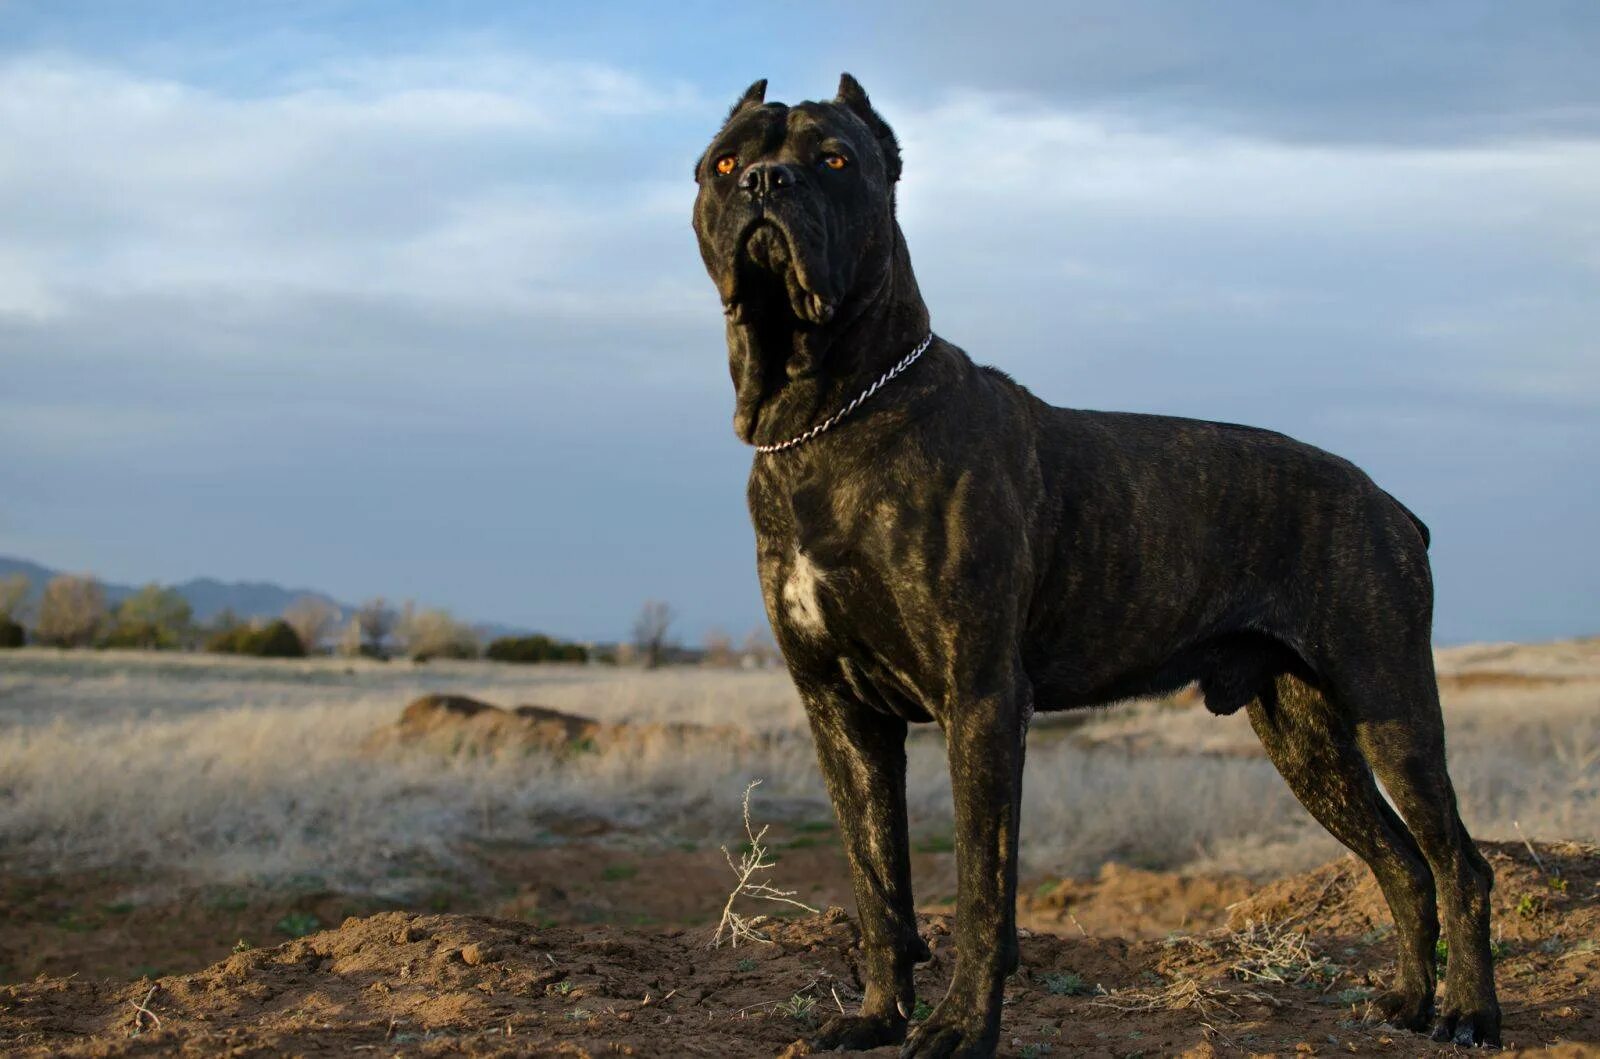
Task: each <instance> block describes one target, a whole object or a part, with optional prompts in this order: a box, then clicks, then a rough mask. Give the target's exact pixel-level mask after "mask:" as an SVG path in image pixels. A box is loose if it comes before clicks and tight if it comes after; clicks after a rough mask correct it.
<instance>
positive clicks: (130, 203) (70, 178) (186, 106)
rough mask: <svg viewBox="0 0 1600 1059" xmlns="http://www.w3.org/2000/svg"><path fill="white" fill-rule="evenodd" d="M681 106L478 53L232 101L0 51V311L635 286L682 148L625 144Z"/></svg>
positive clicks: (673, 96) (494, 295)
mask: <svg viewBox="0 0 1600 1059" xmlns="http://www.w3.org/2000/svg"><path fill="white" fill-rule="evenodd" d="M692 103H693V100H692V97H691V95H690V93H688V91H687V90H686V89H684V88H682V87H681V86H673V85H667V86H665V87H664V89H660V90H652V88H651V86H648V85H645V84H643V83H642V82H640V81H639V80H638V79H636V78H634V77H632V76H630V75H628V74H625V73H622V72H619V71H614V70H609V69H606V68H603V67H597V66H572V65H570V64H554V65H539V64H535V63H530V62H526V61H512V60H509V59H495V58H493V57H490V58H487V59H484V60H482V61H471V62H469V61H466V60H461V59H439V58H433V59H400V60H396V61H394V62H391V63H377V62H364V63H360V64H353V65H350V66H347V67H341V68H338V69H334V70H328V71H322V72H321V73H319V74H318V75H317V76H315V77H311V76H307V75H302V76H301V77H300V78H298V79H297V83H296V84H295V85H294V86H292V87H290V88H288V89H286V90H284V91H282V92H280V93H278V94H274V95H266V96H260V97H247V98H235V97H227V96H223V95H219V94H217V93H214V92H209V91H203V90H200V89H196V88H194V87H191V86H187V85H183V84H179V83H174V82H169V81H159V80H153V79H149V78H141V77H135V76H133V75H130V74H126V73H122V72H118V71H115V70H109V69H105V68H101V67H94V66H89V65H85V64H82V63H77V62H73V61H71V60H67V59H62V58H27V59H19V60H13V61H11V62H9V63H5V64H3V65H0V126H3V127H4V128H5V129H6V132H7V136H6V139H5V140H4V141H3V142H0V227H3V228H4V229H5V230H6V231H7V232H8V238H9V243H10V245H9V248H8V251H7V256H6V258H5V259H4V260H0V314H9V315H13V316H22V317H29V318H34V319H37V318H39V317H41V316H44V315H52V314H60V313H62V312H64V311H70V310H71V309H72V307H73V306H74V305H75V304H78V303H80V302H81V301H82V300H84V299H85V298H88V297H95V296H131V295H133V296H136V295H146V296H154V297H161V296H169V295H172V294H179V293H181V294H185V295H194V294H196V293H199V292H209V293H211V294H213V295H215V296H223V297H227V296H244V297H251V298H259V297H261V296H263V295H270V294H272V293H273V292H274V291H282V292H287V293H290V294H303V293H306V292H313V293H316V294H322V295H348V296H358V297H390V298H402V299H406V300H408V301H410V302H412V303H413V304H417V303H422V304H427V303H433V302H440V303H446V304H448V303H469V304H477V305H482V304H486V303H488V304H493V305H496V306H498V307H501V308H506V309H519V310H523V311H538V310H539V309H540V308H541V307H548V306H559V307H565V308H567V309H569V310H570V309H571V308H572V307H573V306H574V305H575V304H576V303H578V302H580V301H581V300H582V298H583V296H584V294H585V292H586V290H587V291H592V290H593V288H594V287H595V286H596V283H595V278H596V276H598V275H601V274H605V273H606V272H607V271H608V270H609V271H610V274H611V275H612V276H613V277H616V278H621V279H622V280H623V281H624V283H625V284H626V282H627V281H629V280H633V281H636V282H640V283H641V284H642V285H643V286H645V287H648V286H649V284H648V283H643V280H644V279H645V278H646V277H645V276H644V275H642V274H640V273H639V272H638V271H637V270H635V271H633V273H632V274H630V265H631V263H633V262H636V261H638V260H639V256H638V252H637V251H638V245H639V242H640V240H639V238H638V237H639V233H640V231H641V230H646V231H648V229H650V228H651V227H659V224H658V223H657V222H658V220H659V216H658V211H659V210H660V209H661V207H662V203H663V201H664V197H663V194H662V191H661V185H663V184H664V183H665V177H664V174H665V173H666V172H668V171H670V172H671V173H672V175H673V177H674V178H676V180H675V182H682V176H681V173H682V172H683V171H684V169H685V167H684V166H678V165H673V166H670V167H669V166H667V165H666V164H665V162H664V161H662V162H658V163H656V164H654V165H650V164H641V163H639V162H638V161H637V158H636V157H630V154H629V152H628V151H627V150H626V149H625V148H626V140H627V139H628V138H630V137H631V138H637V137H638V134H639V132H640V131H641V128H642V131H643V132H644V134H645V136H646V138H648V136H649V126H650V125H651V123H653V122H656V121H659V120H661V119H662V116H663V115H669V116H670V115H672V114H674V113H679V112H681V111H683V110H684V108H686V107H689V106H691V105H692ZM630 124H631V125H634V126H639V127H641V128H631V129H630ZM627 162H632V163H633V164H625V163H627ZM674 220H677V218H674ZM675 227H678V228H681V227H682V226H681V224H679V225H677V226H675ZM684 239H685V241H686V239H687V237H686V236H685V237H684ZM655 242H656V243H657V244H659V242H660V240H659V239H658V240H655ZM644 243H645V244H646V246H647V247H648V248H650V249H654V247H652V246H650V243H651V240H650V239H649V238H648V237H647V238H646V239H645V240H644ZM619 271H620V273H621V275H620V277H619V276H618V275H617V274H618V272H619ZM602 300H603V299H602ZM602 308H607V309H608V308H609V307H605V306H602Z"/></svg>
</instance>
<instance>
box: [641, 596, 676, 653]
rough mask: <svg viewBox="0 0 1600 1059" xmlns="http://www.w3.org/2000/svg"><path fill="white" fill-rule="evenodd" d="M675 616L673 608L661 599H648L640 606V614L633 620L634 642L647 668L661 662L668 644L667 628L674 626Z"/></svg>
mask: <svg viewBox="0 0 1600 1059" xmlns="http://www.w3.org/2000/svg"><path fill="white" fill-rule="evenodd" d="M674 617H676V615H674V614H673V613H672V608H671V607H670V606H668V605H667V604H666V603H664V602H663V601H661V600H659V599H650V600H646V601H645V604H644V606H643V607H641V608H639V616H638V617H637V618H635V619H634V622H633V643H634V646H635V647H637V648H638V649H639V655H640V657H641V658H643V659H644V664H645V668H646V669H654V668H656V666H659V665H660V664H661V660H662V655H663V653H664V651H665V649H666V646H667V630H668V629H669V628H671V627H672V619H673V618H674Z"/></svg>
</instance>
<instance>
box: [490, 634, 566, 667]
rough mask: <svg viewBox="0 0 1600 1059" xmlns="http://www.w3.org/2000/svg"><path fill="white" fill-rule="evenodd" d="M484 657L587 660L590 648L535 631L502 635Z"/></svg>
mask: <svg viewBox="0 0 1600 1059" xmlns="http://www.w3.org/2000/svg"><path fill="white" fill-rule="evenodd" d="M484 657H486V658H490V659H493V660H494V661H496V662H587V661H588V660H589V649H588V648H587V647H585V646H583V645H582V644H576V643H563V642H562V641H560V640H553V639H551V638H550V637H548V636H544V635H541V634H538V633H535V634H534V635H532V636H502V637H500V638H499V639H497V640H495V641H494V642H492V643H491V644H489V649H488V650H487V651H485V652H484Z"/></svg>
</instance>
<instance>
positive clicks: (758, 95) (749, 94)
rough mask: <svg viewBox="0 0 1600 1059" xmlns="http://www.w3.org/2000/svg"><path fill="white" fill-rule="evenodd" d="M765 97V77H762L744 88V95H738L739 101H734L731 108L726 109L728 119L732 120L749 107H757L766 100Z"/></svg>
mask: <svg viewBox="0 0 1600 1059" xmlns="http://www.w3.org/2000/svg"><path fill="white" fill-rule="evenodd" d="M766 98H767V79H766V78H765V77H763V78H762V79H761V80H759V81H757V82H756V83H755V84H753V85H751V86H750V87H749V88H747V89H745V90H744V95H742V96H740V97H739V102H737V103H735V104H734V105H733V109H732V110H730V111H728V120H729V121H732V120H733V119H734V118H736V117H738V116H739V115H740V114H743V113H744V112H745V111H747V110H749V109H750V108H751V107H759V106H760V105H761V104H762V103H764V102H766Z"/></svg>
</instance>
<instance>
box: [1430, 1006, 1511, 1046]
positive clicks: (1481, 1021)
mask: <svg viewBox="0 0 1600 1059" xmlns="http://www.w3.org/2000/svg"><path fill="white" fill-rule="evenodd" d="M1430 1036H1432V1037H1433V1039H1434V1040H1436V1041H1439V1042H1441V1043H1445V1044H1459V1045H1462V1046H1463V1047H1467V1048H1498V1047H1500V1012H1499V1010H1498V1009H1489V1010H1485V1011H1463V1012H1455V1011H1450V1010H1448V1009H1446V1010H1445V1011H1444V1012H1442V1013H1441V1014H1440V1015H1439V1021H1437V1022H1435V1023H1434V1024H1433V1033H1432V1034H1430Z"/></svg>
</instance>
